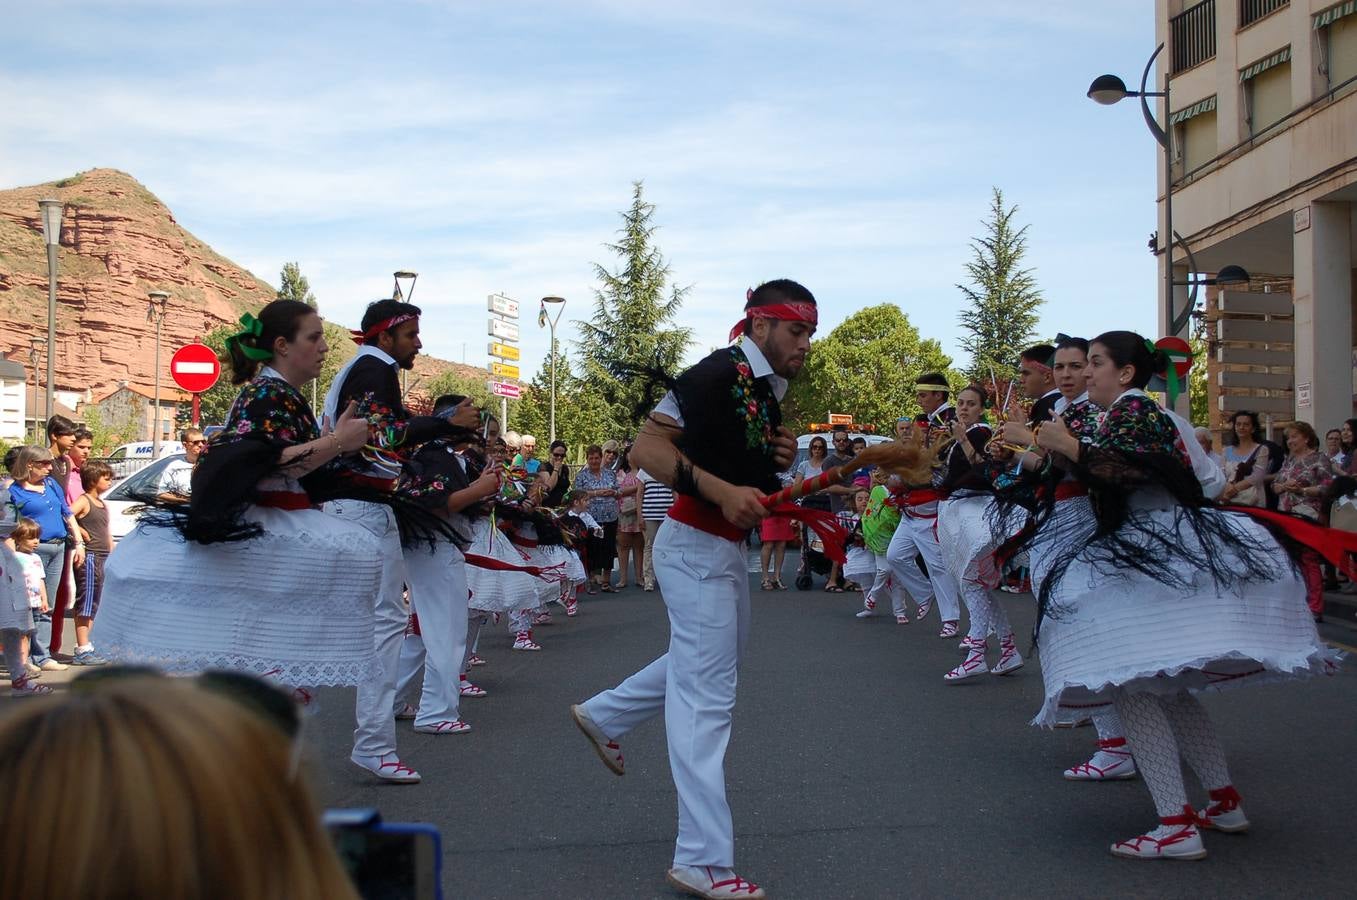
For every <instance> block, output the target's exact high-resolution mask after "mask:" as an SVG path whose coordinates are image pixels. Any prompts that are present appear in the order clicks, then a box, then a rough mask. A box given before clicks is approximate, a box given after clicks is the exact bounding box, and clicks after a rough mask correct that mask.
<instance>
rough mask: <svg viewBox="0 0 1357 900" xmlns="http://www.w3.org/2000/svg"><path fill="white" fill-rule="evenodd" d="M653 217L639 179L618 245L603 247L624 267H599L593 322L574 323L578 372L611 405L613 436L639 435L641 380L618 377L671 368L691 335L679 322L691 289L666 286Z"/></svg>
mask: <svg viewBox="0 0 1357 900" xmlns="http://www.w3.org/2000/svg"><path fill="white" fill-rule="evenodd" d="M654 214H655V206H654V205H653V204H651V203H647V202H646V201H645V197H644V191H643V188H642V184H641V182H639V181H637V182H634V183H633V184H632V198H631V206H630V208H628V209H627V210H626V211H625V212H623V213H621V216H622V227H621V228H620V229H619V230H618V234H619V238H618V241H617V243H614V244H606V245H605V246H606V247H607V248H608V249H609V250H611V251H612V252H613V253H615V254H617V256H618V259H619V264H618V266H617V268H615V269H609V268H607V267H606V266H603V265H600V264H597V263H595V264H594V275H595V277H596V278H598V280H599V287H598V288H596V289H595V290H594V312H593V315H592V317H591V318H590V319H589V321H587V322H576V323H575V324H576V325H577V326H579V329H580V333H581V337H580V340H579V341H578V348H579V354H580V362H581V372H580V374H581V377H582V379H583V381H584V383H585V385H586V387H587V389H588V390H590V391H592V392H593V393H594V395H595V396H598V397H602V398H605V399H606V400H607V401H608V405H609V422H608V423H607V427H606V428H605V432H607V433H611V434H620V433H623V432H630V431H634V430H635V429H636V427H637V426H638V424H639V418H638V416H637V413H636V407H637V405H638V403H639V402H640V400H641V391H642V385H641V384H640V380H639V379H635V378H619V377H618V375H617V373H619V372H626V371H638V370H644V369H647V368H652V367H654V366H656V365H658V366H660V367H661V368H663V369H665V370H666V371H671V372H672V371H674V370H675V369H676V368H677V367H678V364H679V361H680V360H681V359H682V358H683V353H684V351H685V350H686V349H687V347H688V343H689V341H690V339H691V335H692V332H691V330H690V329H687V328H682V327H680V326H678V325H677V324H675V317H676V316H677V314H678V311H679V309H680V307H681V306H682V305H683V298H684V296H685V295H686V294H687V293H688V288H686V287H682V288H681V287H677V286H673V285H670V284H669V276H670V270H669V264H668V263H666V262H665V260H664V257H663V255H662V254H661V253H660V249H659V247H657V246H655V243H654V237H655V230H656V227H657V226H655V225H653V224H652V218H653V216H654ZM557 375H558V377H559V372H558V373H557ZM558 388H559V385H558ZM558 419H559V417H558ZM558 424H559V423H558Z"/></svg>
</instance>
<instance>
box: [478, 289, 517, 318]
mask: <svg viewBox="0 0 1357 900" xmlns="http://www.w3.org/2000/svg"><path fill="white" fill-rule="evenodd" d="M485 308H486V309H488V310H490V311H491V312H492V313H499V314H500V315H501V316H507V317H508V318H510V319H517V318H518V301H517V300H510V299H509V298H508V297H505V296H503V295H502V294H491V295H490V296H489V297H487V298H485Z"/></svg>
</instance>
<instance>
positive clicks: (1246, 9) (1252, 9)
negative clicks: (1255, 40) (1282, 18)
mask: <svg viewBox="0 0 1357 900" xmlns="http://www.w3.org/2000/svg"><path fill="white" fill-rule="evenodd" d="M1290 3H1291V0H1239V27H1240V28H1243V27H1244V26H1246V25H1252V24H1253V23H1254V22H1257V21H1258V20H1259V19H1261V18H1263V16H1266V15H1268V14H1269V13H1274V12H1276V11H1277V10H1279V9H1281V8H1282V7H1283V6H1287V5H1289V4H1290Z"/></svg>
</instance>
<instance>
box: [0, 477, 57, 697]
mask: <svg viewBox="0 0 1357 900" xmlns="http://www.w3.org/2000/svg"><path fill="white" fill-rule="evenodd" d="M6 505H7V506H8V504H6ZM9 537H10V541H11V542H12V543H13V544H14V553H13V556H14V562H15V563H16V564H17V565H12V566H11V565H7V566H5V573H4V575H5V582H6V585H7V586H9V587H10V590H8V591H6V592H5V593H6V594H7V595H8V596H6V597H5V599H4V600H3V601H0V602H3V607H4V608H3V609H0V629H3V631H4V641H5V664H6V665H7V666H9V682H10V688H11V690H12V692H13V693H12V695H13V696H15V697H25V696H32V695H34V694H50V693H52V689H51V688H49V687H47V686H46V685H41V684H34V683H33V682H32V680H31V679H32V678H33V677H35V676H36V675H37V674H38V673H37V672H36V671H35V669H36V666H31V665H30V664H29V662H28V644H29V641H30V640H31V639H32V637H33V610H35V609H36V610H38V611H39V612H47V611H48V606H47V585H46V575H45V572H44V570H43V565H42V560H40V559H38V556H37V554H36V553H34V552H33V551H34V550H36V549H37V548H38V523H37V522H34V521H33V520H32V519H29V518H26V517H24V516H20V517H19V519H18V521H17V522H16V523H15V524H14V530H13V531H12V532H10V536H9ZM7 555H9V548H8V547H6V548H5V551H4V552H3V553H0V556H7ZM20 597H22V599H20Z"/></svg>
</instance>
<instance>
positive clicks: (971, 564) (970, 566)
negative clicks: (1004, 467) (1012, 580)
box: [938, 496, 1027, 588]
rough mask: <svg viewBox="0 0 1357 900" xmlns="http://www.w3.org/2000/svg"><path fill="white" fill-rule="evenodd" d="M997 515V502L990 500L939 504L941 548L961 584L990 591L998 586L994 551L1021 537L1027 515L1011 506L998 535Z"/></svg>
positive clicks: (964, 499)
mask: <svg viewBox="0 0 1357 900" xmlns="http://www.w3.org/2000/svg"><path fill="white" fill-rule="evenodd" d="M995 515H996V513H995V512H994V498H993V497H988V496H969V497H967V496H962V497H956V498H953V499H948V500H944V501H943V502H941V503H939V504H938V546H939V547H940V548H941V549H942V559H943V562H944V563H945V565H946V567H947V571H948V572H951V573H952V574H953V575H955V576H956V580H957V583H958V584H960V585H963V586H964V585H967V584H978V585H983V586H985V587H987V588H992V587H997V586H998V585H999V581H1000V573H999V571H998V569H997V568H996V566H995V564H994V551H995V550H996V549H997V548H998V547H999V545H1000V544H1001V543H1003V540H1007V539H1008V538H1009V537H1011V536H1013V535H1015V534H1017V533H1018V531H1019V530H1020V529H1021V528H1022V526H1023V522H1024V521H1025V519H1026V515H1027V511H1026V510H1024V509H1022V508H1021V507H1019V506H1016V505H1012V506H1010V509H1009V512H1008V514H1007V518H1006V519H1005V520H1004V527H1002V528H1000V529H999V532H998V533H996V531H995V527H994V522H993V518H994V516H995ZM1000 537H1002V540H1001V539H1000Z"/></svg>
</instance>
